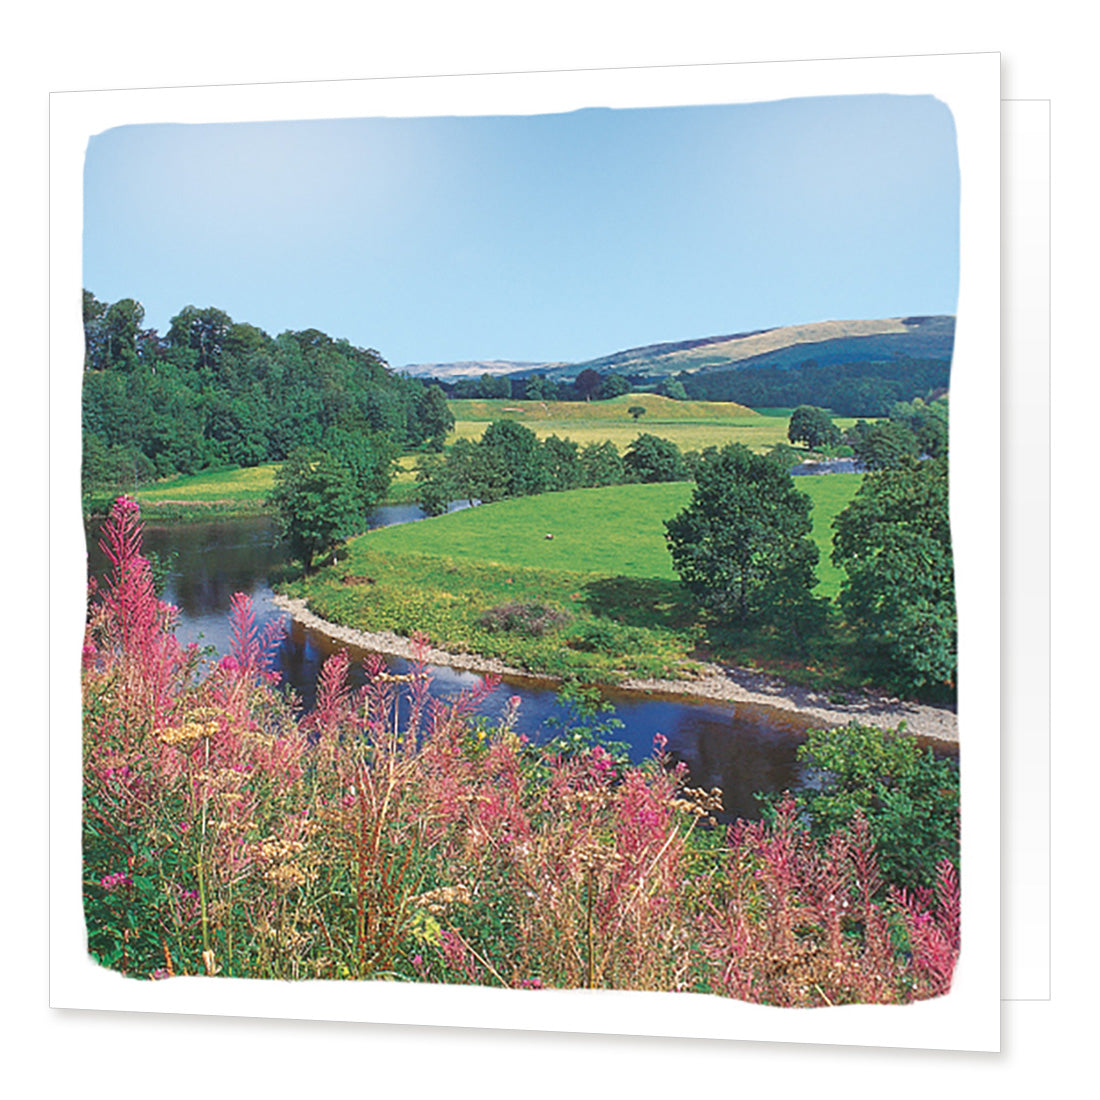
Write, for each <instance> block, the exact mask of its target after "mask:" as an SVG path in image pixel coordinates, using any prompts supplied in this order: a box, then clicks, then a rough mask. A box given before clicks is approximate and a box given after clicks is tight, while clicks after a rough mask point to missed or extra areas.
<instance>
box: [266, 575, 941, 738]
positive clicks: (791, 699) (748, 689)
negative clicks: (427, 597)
mask: <svg viewBox="0 0 1100 1100" xmlns="http://www.w3.org/2000/svg"><path fill="white" fill-rule="evenodd" d="M274 602H275V605H276V606H277V607H279V608H281V609H282V610H284V611H285V612H287V614H288V615H289V616H290V617H291V618H292V619H293V620H294V621H295V622H298V623H301V624H302V625H303V626H305V627H308V628H309V629H310V630H316V631H317V632H318V633H319V634H323V635H324V636H326V637H328V638H331V639H333V640H334V641H337V642H343V643H345V644H346V645H349V646H352V647H353V648H356V649H362V650H367V651H369V652H374V653H385V654H387V655H388V656H393V657H405V658H412V657H413V656H414V652H413V643H412V641H411V640H410V639H409V638H404V637H401V636H400V635H398V634H393V633H390V632H389V631H382V632H379V633H371V632H368V631H363V630H353V629H351V628H350V627H346V626H338V625H337V624H335V623H330V622H328V621H326V620H325V619H321V618H319V617H318V616H317V615H314V614H313V612H312V611H310V610H309V608H308V606H307V605H306V601H305V600H300V599H291V598H289V597H287V596H276V597H275V599H274ZM423 657H424V660H426V661H427V662H428V663H429V664H435V665H447V666H449V667H450V668H459V669H465V670H468V671H470V672H479V673H492V674H494V675H498V676H515V677H523V678H527V679H531V678H532V674H531V673H530V672H527V671H525V670H523V669H519V668H513V667H511V666H509V665H506V664H504V662H502V661H498V660H496V659H495V658H492V657H483V656H481V655H479V654H476V653H449V652H447V651H446V650H443V649H436V648H434V647H428V648H427V649H426V650H425V651H424V653H423ZM615 686H616V689H619V690H624V691H632V692H639V693H644V694H651V695H660V696H677V695H678V696H683V697H684V698H685V699H700V700H707V701H718V702H731V703H751V704H753V705H756V706H765V707H775V708H776V709H778V710H784V711H789V712H794V713H796V714H799V715H802V716H804V717H806V718H807V719H810V720H812V721H813V722H820V723H821V724H822V725H826V726H837V725H846V724H848V723H849V722H852V721H858V722H862V723H864V724H866V725H872V726H879V727H882V728H891V729H892V728H893V727H894V726H896V725H897V724H898V723H899V722H902V721H904V722H905V723H906V728H907V729H908V732H909V733H912V734H915V735H916V736H918V737H922V738H927V739H928V740H929V741H936V742H940V743H942V744H956V745H957V744H958V741H959V730H958V720H957V716H956V714H955V711H954V709H952V708H949V707H934V706H928V705H926V704H921V703H911V702H906V701H904V700H901V699H895V698H890V697H887V696H878V695H871V694H869V693H864V692H849V693H844V702H838V701H835V700H836V699H837V698H838V696H835V695H834V696H832V697H829V696H826V695H825V694H823V693H822V692H819V691H811V690H809V689H808V688H803V687H799V686H798V685H796V684H791V683H789V682H787V681H785V680H781V679H779V678H778V677H775V676H768V675H766V674H763V673H760V672H754V671H752V670H751V669H744V668H735V667H732V666H727V665H718V664H704V665H701V666H700V667H699V672H698V675H697V676H696V677H695V678H693V679H690V680H624V681H622V682H621V683H619V684H616V685H615Z"/></svg>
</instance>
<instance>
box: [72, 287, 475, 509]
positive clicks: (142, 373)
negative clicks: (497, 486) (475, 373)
mask: <svg viewBox="0 0 1100 1100" xmlns="http://www.w3.org/2000/svg"><path fill="white" fill-rule="evenodd" d="M144 322H145V311H144V309H143V308H142V306H141V304H140V303H139V302H136V301H134V300H133V299H131V298H124V299H122V300H121V301H118V302H114V303H110V304H108V303H106V302H101V301H100V300H99V299H97V298H96V297H95V295H94V294H92V293H91V292H90V291H87V290H85V291H84V338H85V358H84V395H83V397H84V400H83V417H84V425H83V426H84V483H85V487H86V488H95V487H120V486H129V485H133V484H139V483H141V482H143V481H148V480H152V479H154V478H160V477H167V476H171V475H173V474H192V473H196V472H197V471H199V470H202V469H205V468H209V467H217V466H222V465H239V466H254V465H257V464H259V463H262V462H278V461H281V460H283V459H285V458H286V457H287V456H288V455H289V454H290V453H291V452H292V451H293V450H295V449H296V448H297V447H301V446H306V447H323V448H327V449H331V447H332V446H335V444H334V443H333V437H334V435H338V434H340V433H344V434H353V435H354V434H362V433H383V434H385V435H387V436H388V437H389V438H390V439H391V440H392V441H393V443H394V444H395V445H396V446H397V447H400V448H402V449H405V450H409V449H416V448H424V449H435V450H439V449H441V448H442V446H443V441H444V439H445V437H446V435H447V433H448V432H449V431H450V430H451V428H452V427H453V425H454V418H453V416H452V415H451V412H450V410H449V409H448V407H447V400H446V395H445V394H444V393H443V391H442V390H441V389H440V388H439V387H438V386H435V385H425V384H424V383H423V382H421V381H418V380H416V379H412V378H407V377H405V376H403V375H398V374H395V373H394V372H393V371H391V370H390V369H389V367H388V366H387V365H386V363H385V361H384V360H383V359H382V357H381V356H380V355H379V354H378V352H377V351H374V350H372V349H370V348H359V347H355V346H353V345H352V344H350V343H349V342H348V341H346V340H334V339H333V338H332V337H330V336H327V335H326V334H325V333H323V332H320V331H318V330H317V329H307V330H305V331H302V332H284V333H282V334H280V335H279V336H277V337H274V338H272V337H271V336H269V335H268V334H267V333H266V332H264V331H263V330H262V329H259V328H257V327H256V326H254V325H250V324H245V323H239V322H236V321H234V320H233V319H232V318H231V317H230V316H229V315H228V314H227V313H225V312H224V311H223V310H220V309H216V308H214V307H210V308H207V309H197V308H196V307H194V306H186V307H185V308H184V309H182V310H181V311H180V312H179V313H178V314H176V316H175V317H173V318H172V320H171V323H170V325H169V328H168V331H167V332H166V333H165V334H164V335H163V336H162V335H160V334H159V333H158V332H157V331H156V330H155V329H152V328H145V327H143V326H144Z"/></svg>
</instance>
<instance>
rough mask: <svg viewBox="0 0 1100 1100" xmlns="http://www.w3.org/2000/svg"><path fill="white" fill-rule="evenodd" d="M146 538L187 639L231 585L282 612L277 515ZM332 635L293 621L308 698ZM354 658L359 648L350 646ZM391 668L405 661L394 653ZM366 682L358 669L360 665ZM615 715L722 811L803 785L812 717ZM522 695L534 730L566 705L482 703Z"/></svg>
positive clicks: (289, 666)
mask: <svg viewBox="0 0 1100 1100" xmlns="http://www.w3.org/2000/svg"><path fill="white" fill-rule="evenodd" d="M422 515H423V513H421V511H420V509H419V508H417V507H416V506H415V505H391V506H385V507H383V508H380V509H379V511H378V513H376V516H375V523H374V526H385V525H388V524H393V523H407V522H410V521H415V520H417V519H419V518H421V517H422ZM98 541H99V540H98V524H92V525H91V526H90V527H89V531H88V549H89V566H90V568H91V570H92V571H93V572H96V573H98V572H100V571H101V570H102V569H103V567H104V561H103V556H102V553H101V552H100V551H99V548H98ZM145 548H146V550H147V551H152V552H154V553H155V554H157V555H158V556H159V557H160V559H161V560H162V561H169V560H170V561H171V572H170V575H169V577H168V580H167V584H166V586H165V592H164V598H165V599H167V600H168V601H169V602H171V603H173V604H175V605H176V606H177V607H178V608H179V610H180V619H179V627H178V629H177V634H178V636H179V638H180V640H181V641H182V642H184V643H187V642H198V643H199V644H201V645H204V646H213V647H214V648H215V649H216V650H217V651H218V652H219V653H225V652H227V651H228V648H229V629H228V620H227V617H226V616H227V612H228V609H229V601H230V598H231V597H232V596H233V594H234V593H235V592H245V593H247V594H249V595H250V596H251V597H252V599H253V602H254V606H255V609H256V615H257V618H258V619H259V620H260V621H261V622H263V621H266V620H268V619H270V618H272V617H277V616H279V615H281V614H282V613H281V612H280V611H279V610H278V608H276V607H275V606H274V604H273V603H272V592H271V588H270V586H269V584H268V576H269V574H270V572H271V570H272V569H273V568H274V567H276V566H278V565H280V564H282V563H283V562H284V561H285V560H286V555H285V552H284V549H283V547H282V546H280V545H279V542H278V533H277V528H276V526H275V524H274V523H273V522H272V520H270V519H268V518H262V517H261V518H250V519H242V520H223V521H220V522H210V523H190V524H178V525H173V526H168V527H152V526H149V527H146V529H145ZM334 648H335V646H334V644H333V643H331V642H330V641H328V639H326V638H324V637H321V636H319V635H317V634H315V633H313V632H312V631H308V630H306V629H304V628H303V627H301V626H300V625H298V624H293V625H291V628H290V630H289V631H288V633H287V637H286V640H285V641H284V643H283V645H282V648H281V650H280V652H279V656H278V668H279V671H280V672H281V673H282V676H283V680H284V682H286V683H287V684H289V685H290V686H291V687H293V688H294V689H295V691H296V692H297V693H298V694H299V695H300V696H301V698H302V700H303V703H304V704H305V706H306V707H307V708H308V707H311V706H312V704H313V698H314V684H315V682H316V677H317V673H318V670H319V669H320V666H321V664H322V662H323V661H324V659H325V658H326V657H327V656H328V655H329V654H330V653H331V652H332V651H333V649H334ZM351 656H352V658H353V661H355V660H356V659H357V658H358V659H359V660H361V659H362V657H363V654H356V653H352V654H351ZM389 663H390V664H391V666H392V667H393V668H394V669H395V671H403V670H404V668H405V667H406V665H405V662H403V661H401V660H400V659H397V658H391V659H390V662H389ZM431 672H432V676H433V680H432V692H433V693H434V694H441V695H447V694H453V693H455V692H457V691H459V690H461V689H462V688H463V687H468V686H470V685H471V684H473V683H475V682H476V681H477V679H478V678H477V677H476V676H475V675H474V674H472V673H469V672H463V671H459V670H456V669H451V668H446V667H439V666H434V667H432V669H431ZM356 673H357V675H358V677H359V680H360V682H361V681H362V673H361V671H360V670H359V669H358V668H356ZM606 694H607V698H608V701H609V702H611V703H612V704H613V705H614V707H615V716H616V717H618V718H619V720H620V721H622V722H623V723H624V725H623V728H622V729H621V730H619V731H618V732H617V733H615V734H614V736H615V738H616V739H617V740H620V741H625V742H627V743H628V744H629V745H630V749H631V756H632V758H633V759H634V760H641V759H643V758H644V757H645V756H647V755H648V754H649V753H650V752H652V748H653V738H654V736H655V735H656V734H658V733H660V734H663V735H664V736H665V737H667V738H668V751H669V752H670V753H672V754H673V755H674V756H675V757H676V758H677V759H679V760H682V761H683V762H684V763H686V764H687V766H688V769H689V773H690V782H691V784H692V785H693V786H702V787H706V788H708V789H709V788H711V787H720V788H721V789H722V791H723V801H724V808H725V811H726V815H728V816H729V817H745V818H755V817H757V816H759V814H758V810H757V805H756V802H755V800H754V798H753V793H754V792H756V791H779V790H782V789H784V788H787V787H795V786H798V785H799V784H800V782H801V780H802V773H801V769H800V767H799V765H798V764H797V762H796V761H795V755H794V754H795V749H796V748H797V746H798V744H799V742H800V741H801V739H802V737H803V735H804V732H805V729H806V728H807V727H806V723H805V722H804V721H801V720H799V719H798V717H797V716H795V715H793V714H790V713H789V712H785V711H780V710H774V709H771V708H768V707H753V706H748V705H743V704H732V703H713V704H704V703H691V702H685V701H683V700H680V699H659V698H653V697H648V696H647V697H642V696H639V695H637V694H630V693H626V692H615V691H608V692H607V693H606ZM511 695H518V696H519V697H520V699H521V700H522V702H521V705H520V710H519V720H518V723H517V727H518V729H519V730H520V732H522V733H524V734H526V735H527V736H528V737H530V738H532V739H533V740H537V739H540V738H547V737H550V736H553V733H554V730H553V729H552V728H551V727H549V726H547V724H546V723H547V719H548V718H551V717H552V716H558V717H561V716H562V715H563V712H562V709H561V707H560V706H559V705H558V703H557V698H556V695H555V693H554V690H553V688H552V687H550V686H547V685H546V684H544V683H540V682H539V681H538V680H530V681H527V680H522V681H511V680H509V681H506V682H505V683H504V684H502V685H501V686H500V688H498V689H497V691H496V692H495V693H494V695H493V696H491V697H490V699H489V701H488V703H487V705H486V707H485V712H486V713H487V714H488V715H489V716H490V717H496V716H498V715H499V714H500V713H501V712H502V711H503V709H504V707H505V705H506V703H507V700H508V697H509V696H511Z"/></svg>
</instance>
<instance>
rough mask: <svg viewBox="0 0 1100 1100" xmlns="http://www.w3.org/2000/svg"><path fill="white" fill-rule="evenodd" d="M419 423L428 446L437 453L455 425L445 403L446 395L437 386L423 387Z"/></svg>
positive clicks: (449, 409)
mask: <svg viewBox="0 0 1100 1100" xmlns="http://www.w3.org/2000/svg"><path fill="white" fill-rule="evenodd" d="M420 423H421V426H422V428H423V431H424V441H425V443H427V445H428V447H429V448H430V449H431V450H433V451H436V452H437V453H438V452H439V451H442V450H443V444H444V442H445V441H446V439H447V436H448V434H449V433H450V432H451V430H452V429H453V428H454V426H455V418H454V413H452V412H451V408H450V406H449V405H448V404H447V395H446V394H445V393H444V392H443V390H442V389H440V387H439V386H436V385H431V386H425V387H424V394H423V396H422V397H421V399H420Z"/></svg>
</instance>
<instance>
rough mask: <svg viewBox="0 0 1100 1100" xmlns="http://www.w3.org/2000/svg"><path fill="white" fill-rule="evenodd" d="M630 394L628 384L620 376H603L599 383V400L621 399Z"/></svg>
mask: <svg viewBox="0 0 1100 1100" xmlns="http://www.w3.org/2000/svg"><path fill="white" fill-rule="evenodd" d="M624 393H630V383H629V382H628V381H627V380H626V379H625V378H624V377H623V376H622V375H621V374H605V375H604V376H603V378H602V380H601V381H600V400H601V401H607V400H609V399H610V398H612V397H621V396H622V395H623V394H624Z"/></svg>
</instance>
